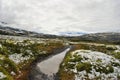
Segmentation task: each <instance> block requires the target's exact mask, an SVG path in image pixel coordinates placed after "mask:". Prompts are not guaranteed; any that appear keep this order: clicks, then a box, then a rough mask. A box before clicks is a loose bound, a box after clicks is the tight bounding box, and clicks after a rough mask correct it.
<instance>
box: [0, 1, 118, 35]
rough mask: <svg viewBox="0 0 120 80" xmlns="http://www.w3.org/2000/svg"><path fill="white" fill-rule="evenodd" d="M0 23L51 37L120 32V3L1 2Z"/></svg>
mask: <svg viewBox="0 0 120 80" xmlns="http://www.w3.org/2000/svg"><path fill="white" fill-rule="evenodd" d="M0 21H3V22H7V23H9V24H10V25H12V26H14V27H17V28H21V29H26V30H32V31H37V32H44V33H51V34H57V33H59V32H72V31H74V32H105V31H120V0H0Z"/></svg>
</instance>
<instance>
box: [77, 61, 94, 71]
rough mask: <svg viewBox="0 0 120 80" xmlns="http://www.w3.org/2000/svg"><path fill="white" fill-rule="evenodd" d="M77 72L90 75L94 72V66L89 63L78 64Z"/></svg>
mask: <svg viewBox="0 0 120 80" xmlns="http://www.w3.org/2000/svg"><path fill="white" fill-rule="evenodd" d="M76 68H77V71H84V70H85V71H86V72H88V73H90V71H91V70H92V65H91V64H90V63H89V62H85V63H78V64H77V65H76Z"/></svg>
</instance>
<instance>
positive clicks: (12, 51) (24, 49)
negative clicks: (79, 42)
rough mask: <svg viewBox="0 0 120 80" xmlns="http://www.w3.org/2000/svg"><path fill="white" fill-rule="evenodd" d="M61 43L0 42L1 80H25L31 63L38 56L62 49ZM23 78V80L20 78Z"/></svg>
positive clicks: (5, 40) (49, 41)
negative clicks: (3, 76) (2, 75)
mask: <svg viewBox="0 0 120 80" xmlns="http://www.w3.org/2000/svg"><path fill="white" fill-rule="evenodd" d="M63 46H64V45H63V43H62V41H57V40H53V41H52V40H48V41H46V40H43V41H35V40H28V39H26V40H23V41H18V40H14V39H1V40H0V72H2V74H4V75H5V76H6V77H5V78H4V79H3V80H13V79H14V80H27V75H28V72H29V70H30V65H31V63H32V62H33V61H34V60H36V59H37V58H38V57H39V56H42V55H45V56H48V55H50V53H52V51H53V50H54V49H57V48H62V47H63ZM22 77H23V78H22Z"/></svg>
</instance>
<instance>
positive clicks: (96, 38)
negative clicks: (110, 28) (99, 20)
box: [71, 32, 120, 44]
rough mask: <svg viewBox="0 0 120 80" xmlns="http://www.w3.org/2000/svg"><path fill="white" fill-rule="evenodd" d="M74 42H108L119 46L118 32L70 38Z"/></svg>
mask: <svg viewBox="0 0 120 80" xmlns="http://www.w3.org/2000/svg"><path fill="white" fill-rule="evenodd" d="M71 39H72V40H74V41H90V42H91V41H92V42H110V43H116V44H117V43H118V44H120V33H119V32H106V33H92V34H85V35H82V36H77V37H73V38H71Z"/></svg>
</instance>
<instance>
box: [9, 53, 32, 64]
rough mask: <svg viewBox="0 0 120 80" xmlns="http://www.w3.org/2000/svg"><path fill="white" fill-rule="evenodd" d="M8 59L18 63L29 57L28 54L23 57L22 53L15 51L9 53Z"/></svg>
mask: <svg viewBox="0 0 120 80" xmlns="http://www.w3.org/2000/svg"><path fill="white" fill-rule="evenodd" d="M9 59H10V60H12V61H14V62H15V63H16V64H18V63H20V62H23V61H25V60H28V59H30V56H25V57H23V56H22V54H17V53H15V54H12V55H9Z"/></svg>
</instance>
